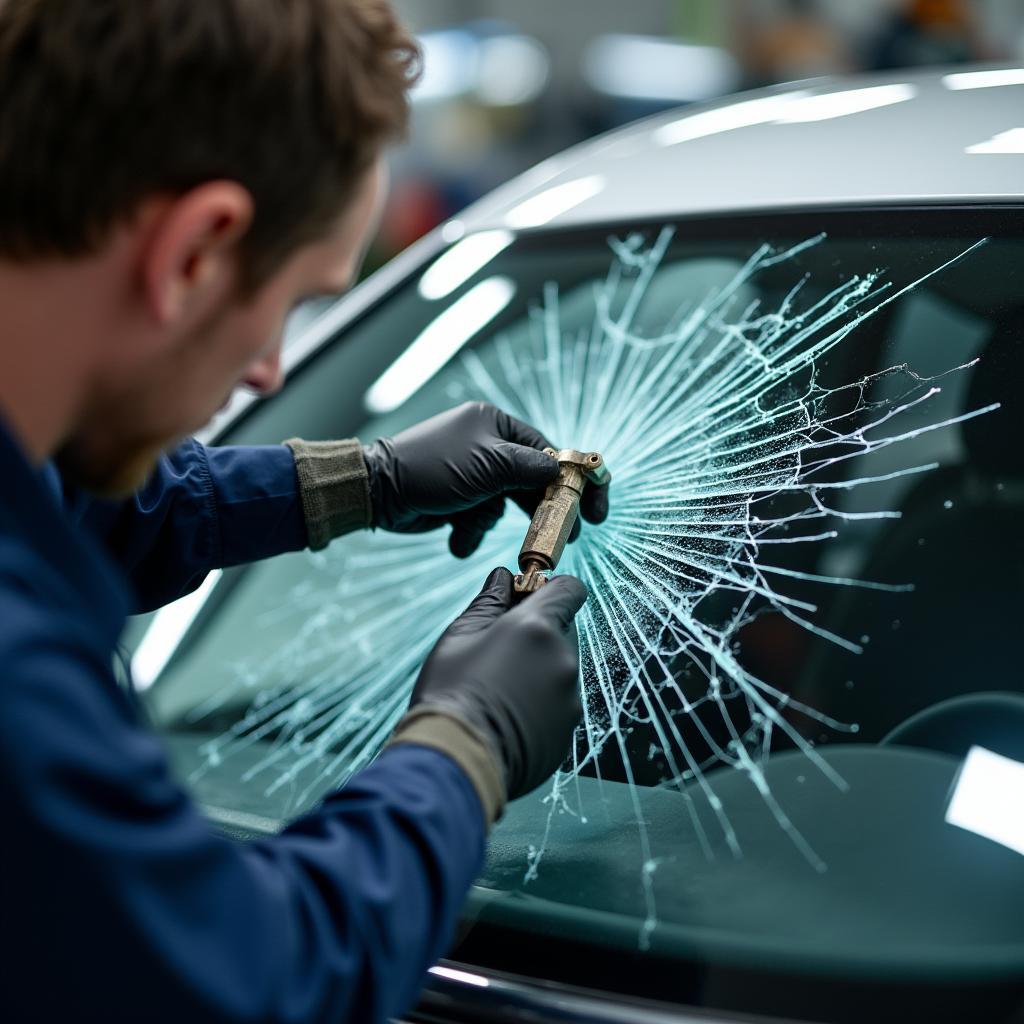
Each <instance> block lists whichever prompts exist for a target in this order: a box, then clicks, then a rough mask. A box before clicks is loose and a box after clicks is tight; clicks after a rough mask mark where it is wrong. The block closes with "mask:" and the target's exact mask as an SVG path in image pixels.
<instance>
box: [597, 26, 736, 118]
mask: <svg viewBox="0 0 1024 1024" xmlns="http://www.w3.org/2000/svg"><path fill="white" fill-rule="evenodd" d="M583 76H584V78H586V80H587V82H588V83H589V84H590V85H591V87H592V88H594V89H595V90H597V91H598V92H602V93H604V94H605V95H607V96H614V97H616V98H621V99H629V100H648V101H655V102H658V101H663V102H667V103H693V102H695V101H698V100H708V99H711V98H712V97H714V96H722V95H724V94H725V93H728V92H732V91H733V90H734V89H736V87H737V85H738V84H739V80H740V72H739V67H738V65H737V64H736V61H735V59H734V58H733V57H732V56H731V55H730V54H729V53H728V52H727V51H726V50H723V49H720V48H719V47H717V46H695V45H693V44H691V43H679V42H674V41H673V40H671V39H659V38H656V37H653V36H637V35H625V34H619V33H615V34H612V35H605V36H599V37H598V38H597V39H595V40H594V41H593V42H592V43H590V45H589V46H588V47H587V49H586V51H585V53H584V55H583Z"/></svg>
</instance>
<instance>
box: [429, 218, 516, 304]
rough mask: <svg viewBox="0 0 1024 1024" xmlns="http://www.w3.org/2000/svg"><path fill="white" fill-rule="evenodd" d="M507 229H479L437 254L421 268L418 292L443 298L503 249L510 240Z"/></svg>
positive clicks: (430, 298) (510, 233) (432, 298)
mask: <svg viewBox="0 0 1024 1024" xmlns="http://www.w3.org/2000/svg"><path fill="white" fill-rule="evenodd" d="M513 238H515V235H514V234H512V232H511V231H500V230H499V231H480V232H478V233H477V234H473V235H468V236H467V237H465V238H463V239H462V240H461V241H460V242H457V243H456V244H455V245H453V246H452V247H451V248H450V249H449V250H448V251H447V252H446V253H444V254H443V255H441V256H439V257H438V258H437V259H436V260H434V262H433V263H432V264H431V265H430V266H429V267H428V268H427V269H426V270H425V271H424V273H423V276H422V277H421V278H420V282H419V293H420V295H422V296H423V298H425V299H427V300H434V299H443V298H444V297H445V296H446V295H450V294H451V293H452V292H453V291H455V289H456V288H458V287H459V286H460V285H462V284H465V283H466V281H468V280H469V279H470V278H471V277H472V276H473V275H474V274H475V273H476V272H477V271H478V270H480V269H481V268H482V267H485V266H486V265H487V264H488V263H490V262H491V260H493V259H494V257H495V256H497V255H498V253H500V252H501V251H502V250H503V249H506V248H508V246H509V245H511V244H512V239H513Z"/></svg>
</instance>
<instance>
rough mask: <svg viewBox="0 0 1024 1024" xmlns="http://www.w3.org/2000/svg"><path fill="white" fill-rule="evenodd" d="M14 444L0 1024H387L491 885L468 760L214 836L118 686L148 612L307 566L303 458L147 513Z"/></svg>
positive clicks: (273, 457) (246, 456)
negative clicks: (241, 571) (470, 900)
mask: <svg viewBox="0 0 1024 1024" xmlns="http://www.w3.org/2000/svg"><path fill="white" fill-rule="evenodd" d="M51 474H52V471H46V470H43V471H39V470H35V469H33V468H32V467H31V466H30V465H29V464H28V463H27V462H26V460H25V458H24V456H23V454H22V453H21V451H20V450H19V449H18V447H17V446H16V444H15V443H14V442H13V441H12V439H11V437H10V436H9V434H8V433H7V432H6V431H5V430H4V428H3V426H2V424H0V481H2V485H0V486H2V497H0V851H2V852H0V861H2V870H0V879H2V882H0V884H2V893H0V907H2V911H0V915H2V916H0V929H2V934H3V950H2V954H0V1019H2V1020H4V1021H15V1020H41V1021H62V1022H63V1021H67V1022H69V1024H70V1022H71V1021H76V1020H91V1019H102V1020H106V1021H116V1020H131V1021H140V1020H145V1021H173V1022H175V1024H183V1022H186V1021H187V1022H189V1024H194V1022H199V1021H330V1022H332V1024H340V1022H346V1021H382V1020H384V1019H385V1018H386V1017H388V1016H389V1015H393V1014H397V1013H400V1012H402V1011H404V1010H405V1009H406V1008H408V1007H409V1005H410V1004H411V1003H412V1002H413V1001H414V1000H415V997H416V993H417V990H418V988H419V986H420V985H421V984H422V982H423V980H424V974H425V971H426V969H427V967H428V966H429V965H430V964H431V962H432V961H433V960H435V959H436V958H437V957H438V956H440V955H441V954H443V953H444V951H445V946H446V943H447V942H449V941H450V938H451V935H452V932H453V928H454V924H455V920H456V916H457V913H458V910H459V907H460V905H461V903H462V900H463V898H464V896H465V893H466V891H467V889H468V887H469V885H470V883H471V882H472V880H473V878H474V876H475V875H476V873H477V872H478V871H479V869H480V865H481V860H482V855H483V840H484V826H483V815H482V811H481V807H480V803H479V800H478V797H477V795H476V792H475V790H474V789H473V787H472V784H471V783H470V782H469V780H468V778H467V777H466V776H465V774H464V773H463V772H462V771H461V769H459V768H458V767H457V766H456V764H455V763H454V762H453V761H451V760H450V759H449V758H447V757H445V756H444V755H443V754H440V753H438V752H436V751H434V750H429V749H426V748H424V747H418V746H413V745H409V746H398V747H394V748H391V749H389V750H388V751H386V752H385V753H384V754H383V755H382V756H381V757H380V758H379V759H378V760H377V761H376V762H375V763H374V764H373V765H372V766H371V767H369V768H368V769H366V770H365V771H363V772H361V773H360V774H359V775H357V776H356V777H355V778H354V779H353V780H352V781H351V782H350V783H349V784H348V785H347V786H346V787H345V789H344V790H342V791H340V792H338V793H335V794H334V795H332V796H330V797H328V798H327V799H326V800H325V801H324V802H323V804H322V805H321V806H320V807H319V808H318V809H317V810H316V811H315V812H313V813H311V814H309V815H308V816H306V817H304V818H303V819H301V820H300V821H298V822H297V823H296V824H294V825H292V826H291V827H290V828H289V829H287V830H286V831H285V832H284V833H282V834H281V835H279V836H276V837H273V838H269V839H266V840H262V841H255V842H251V843H238V842H234V841H231V840H229V839H226V838H223V837H221V836H220V835H218V834H216V833H215V832H214V831H213V830H212V829H211V828H210V826H209V825H208V824H207V822H206V821H205V820H204V819H203V817H202V816H201V815H200V814H199V813H198V812H197V810H196V808H195V806H194V805H193V804H192V803H191V801H190V800H189V798H188V797H187V796H186V794H185V793H184V792H183V791H182V789H181V788H180V786H179V785H178V784H177V782H176V781H175V780H174V779H173V778H172V776H171V774H170V771H169V770H168V764H167V760H166V758H165V756H164V752H163V749H162V747H161V745H160V742H159V740H158V739H157V738H156V737H155V736H154V735H153V734H152V733H150V732H149V731H148V730H147V729H146V728H145V726H144V725H143V724H141V723H140V721H139V717H138V715H137V713H136V710H135V706H134V703H133V701H132V700H131V699H130V697H129V696H128V695H127V694H126V693H125V692H124V691H123V690H122V689H121V688H120V687H119V685H118V684H117V682H116V681H115V678H114V676H113V673H112V652H113V650H114V645H115V643H116V642H117V639H118V636H119V634H120V633H121V630H122V627H123V626H124V623H125V617H126V614H127V613H128V612H129V611H135V610H140V609H144V608H151V607H155V606H157V605H159V604H161V603H163V602H166V601H168V600H170V599H172V598H174V597H177V596H179V595H180V594H182V593H184V592H187V591H188V590H190V589H192V588H194V587H195V586H197V585H198V584H199V583H200V582H201V580H202V578H203V576H204V575H205V574H206V572H207V571H208V570H210V569H212V568H215V567H219V566H228V565H232V564H237V563H240V562H245V561H251V560H253V559H257V558H263V557H266V556H269V555H272V554H276V553H278V552H280V551H284V550H289V549H295V548H299V547H301V546H303V545H304V544H305V527H304V524H303V521H302V513H301V507H300V500H299V496H298V494H297V481H296V476H295V469H294V464H293V460H292V456H291V453H290V451H289V450H288V449H286V448H284V447H265V448H221V449H215V448H214V449H207V448H204V447H203V446H201V445H199V444H196V443H195V442H189V443H187V444H185V445H183V446H182V447H181V448H180V449H178V450H177V451H176V452H175V453H173V455H171V456H169V457H167V458H165V459H164V460H163V461H162V462H161V464H160V467H159V469H158V471H157V472H156V474H155V475H154V477H153V479H152V480H151V481H150V482H149V484H148V485H147V486H146V487H145V488H144V489H143V490H142V491H141V492H140V494H139V495H138V497H137V498H136V499H135V500H129V501H125V502H119V503H111V502H106V503H99V502H89V501H87V500H85V499H82V498H78V497H76V496H75V495H71V494H66V495H64V496H63V498H62V497H60V496H59V495H58V492H57V490H56V488H55V487H54V482H55V474H52V475H51Z"/></svg>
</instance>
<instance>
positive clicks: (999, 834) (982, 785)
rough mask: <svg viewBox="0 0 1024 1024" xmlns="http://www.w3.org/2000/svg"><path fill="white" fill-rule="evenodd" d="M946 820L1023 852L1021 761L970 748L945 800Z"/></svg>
mask: <svg viewBox="0 0 1024 1024" xmlns="http://www.w3.org/2000/svg"><path fill="white" fill-rule="evenodd" d="M946 822H947V824H949V825H956V826H957V827H958V828H964V829H967V830H968V831H969V832H975V833H976V834H977V835H979V836H984V837H985V838H986V839H991V840H992V841H993V842H996V843H1001V844H1002V845H1003V846H1007V847H1009V848H1010V849H1011V850H1016V851H1017V853H1024V764H1021V762H1020V761H1014V760H1013V759H1012V758H1009V757H1003V756H1002V755H1001V754H995V753H993V752H992V751H991V750H986V749H985V748H984V747H971V749H970V750H969V751H968V752H967V757H966V758H965V760H964V763H963V765H962V766H961V768H960V774H959V776H958V777H957V780H956V786H955V788H954V790H953V795H952V796H951V797H950V799H949V806H948V807H947V809H946Z"/></svg>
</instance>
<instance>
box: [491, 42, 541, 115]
mask: <svg viewBox="0 0 1024 1024" xmlns="http://www.w3.org/2000/svg"><path fill="white" fill-rule="evenodd" d="M550 67H551V60H550V58H549V57H548V52H547V50H545V49H544V47H543V46H542V45H541V44H540V43H539V42H537V40H536V39H531V38H530V37H529V36H521V35H513V34H509V35H497V36H492V37H490V38H487V39H482V40H481V41H480V56H479V72H478V74H477V83H476V95H477V98H478V99H479V100H480V102H481V103H483V104H484V105H485V106H488V107H517V106H521V105H522V104H524V103H531V102H533V100H535V99H536V98H537V97H538V96H539V95H540V94H541V93H542V92H543V91H544V86H545V85H547V82H548V72H549V70H550Z"/></svg>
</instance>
